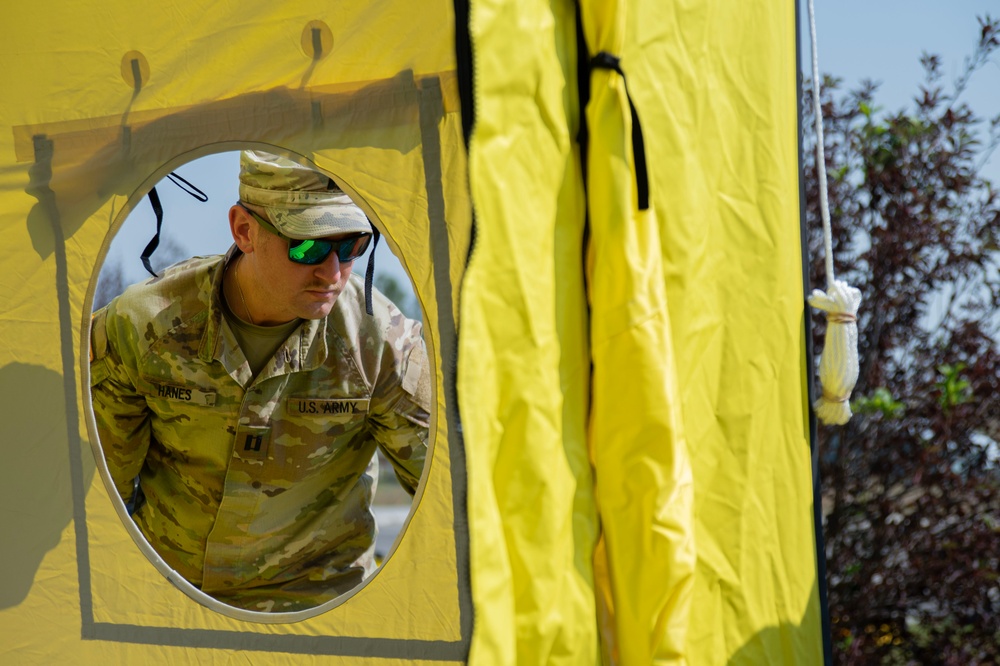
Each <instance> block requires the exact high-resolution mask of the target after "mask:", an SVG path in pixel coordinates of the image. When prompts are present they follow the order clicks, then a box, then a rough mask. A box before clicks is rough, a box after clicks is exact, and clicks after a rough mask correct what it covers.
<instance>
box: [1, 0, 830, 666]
mask: <svg viewBox="0 0 1000 666" xmlns="http://www.w3.org/2000/svg"><path fill="white" fill-rule="evenodd" d="M578 12H579V17H580V19H581V21H582V32H581V34H582V40H583V41H582V42H580V41H578V32H577V13H578ZM0 15H2V16H3V20H4V23H5V25H8V26H16V29H13V30H9V31H8V35H7V38H6V39H5V40H4V42H3V43H0V62H3V63H4V67H3V68H2V70H0V90H3V91H4V92H3V94H2V95H0V229H2V230H3V232H4V243H3V244H2V246H0V267H2V270H0V289H2V293H3V294H4V297H3V307H2V308H0V331H2V332H3V340H4V344H3V345H0V386H2V388H3V397H4V399H3V401H2V407H0V409H2V410H3V411H2V417H3V418H2V421H3V424H4V425H3V433H4V453H5V459H6V461H5V464H4V465H2V466H0V493H2V495H0V498H2V499H3V502H2V505H0V507H2V508H0V532H2V534H3V537H4V539H5V542H6V543H16V544H17V547H16V548H10V547H8V548H6V549H5V555H4V558H3V563H2V566H0V583H2V584H0V661H3V663H17V664H20V663H25V664H49V663H64V662H73V663H84V664H86V663H107V662H110V663H118V662H126V661H135V662H150V661H152V662H164V663H228V662H231V661H237V660H245V661H249V662H252V663H255V664H257V663H259V664H267V663H332V664H337V663H345V664H346V663H351V664H353V663H378V664H388V663H414V662H418V663H454V662H469V663H473V664H480V665H489V666H493V665H503V664H515V663H517V664H535V663H539V664H540V663H546V664H574V665H575V664H599V663H621V664H646V663H662V664H692V665H701V664H724V663H746V664H756V663H774V664H781V663H786V664H792V663H795V664H800V663H820V662H821V661H822V659H823V655H822V641H821V627H820V607H819V602H818V590H819V581H818V579H817V574H816V570H817V566H816V553H815V537H814V525H813V520H812V516H813V512H812V484H811V476H810V459H809V443H808V418H807V414H808V412H807V409H808V407H807V400H806V384H807V378H806V375H805V367H806V366H805V351H804V347H805V333H804V322H803V317H804V308H803V297H802V296H803V294H802V283H801V274H802V269H801V266H802V257H801V252H800V245H799V225H798V196H799V195H798V178H797V153H796V136H797V134H796V132H797V119H796V80H795V77H796V64H795V5H794V3H793V2H786V3H773V2H767V1H765V0H747V1H746V2H743V3H739V4H738V5H734V4H733V3H721V2H719V1H718V0H693V1H691V2H683V3H676V2H662V1H661V0H631V1H630V2H617V1H614V0H581V2H580V3H579V7H578V6H577V4H576V3H572V2H569V1H568V0H550V1H549V2H541V1H540V0H522V2H518V3H512V2H509V1H506V0H479V1H475V2H471V3H465V2H461V1H460V2H456V3H455V4H454V5H453V4H452V3H447V2H439V1H435V2H431V3H421V4H420V6H419V7H417V6H415V5H413V4H412V3H403V2H399V1H398V0H385V1H384V2H380V3H376V4H370V3H353V4H352V3H335V4H334V5H331V4H330V3H324V2H319V1H318V0H299V1H298V2H296V3H273V2H263V1H262V0H245V1H244V2H241V3H235V2H229V1H220V2H214V3H202V2H194V1H193V0H168V1H165V2H161V3H156V4H155V6H145V5H138V4H136V3H126V2H123V1H121V0H108V1H107V2H104V3H102V5H101V7H100V8H96V7H92V6H87V5H86V4H83V5H81V4H80V3H70V2H67V1H66V0H58V1H57V0H39V1H38V2H33V3H20V4H16V5H15V6H11V7H5V8H4V9H3V10H0ZM466 16H467V18H468V25H467V26H466V24H465V20H466ZM466 30H468V33H469V36H470V37H471V46H472V49H471V56H472V57H471V59H467V56H465V55H462V56H456V39H458V41H459V42H461V38H462V37H463V35H464V33H465V31H466ZM601 51H604V52H607V53H609V54H610V55H612V56H615V57H620V65H621V69H622V73H618V72H615V71H612V70H609V69H606V68H601V67H598V68H595V69H594V70H593V71H591V72H589V74H587V75H586V76H585V84H584V86H583V87H584V88H589V90H590V97H589V103H588V104H587V106H586V108H581V106H580V99H579V96H578V95H579V93H580V92H581V90H580V86H579V84H578V80H577V72H578V68H579V67H580V66H581V63H586V62H588V61H589V56H594V55H596V54H597V53H598V52H601ZM469 69H471V75H472V76H471V83H472V84H473V86H472V87H471V88H468V87H466V85H467V84H468V83H469V80H466V79H465V78H464V72H465V71H467V70H469ZM623 74H624V76H623ZM463 91H464V92H468V93H470V94H471V100H472V105H471V106H465V107H464V108H462V101H461V100H462V97H463V95H462V93H463ZM630 101H631V103H633V104H634V106H635V109H636V111H637V115H638V118H639V120H640V121H641V122H640V124H641V127H642V132H643V136H644V139H645V149H646V150H645V154H646V162H647V166H648V169H647V171H648V177H649V192H650V206H649V208H648V209H647V210H640V209H639V201H638V186H637V183H638V178H639V173H638V172H639V169H637V162H636V154H635V150H634V149H635V145H634V144H633V142H632V139H631V136H632V135H631V132H632V118H631V112H630ZM584 121H585V122H586V124H587V127H588V129H589V137H590V139H589V142H588V144H587V149H586V154H583V153H582V152H581V148H580V146H579V144H578V142H577V138H578V132H579V130H580V127H581V123H583V122H584ZM463 122H464V123H465V125H466V128H467V127H468V125H469V124H470V123H472V122H474V124H473V125H472V132H471V135H470V137H469V143H468V146H466V144H465V141H464V139H463ZM254 146H256V147H262V148H266V149H269V150H275V151H279V152H283V153H285V154H288V155H290V156H294V157H297V158H298V159H302V160H305V161H307V162H309V163H312V164H314V165H316V166H317V167H319V168H321V169H324V170H326V171H327V172H329V173H330V174H332V175H334V176H335V177H336V178H337V179H338V180H339V181H341V182H343V183H344V184H345V186H346V187H347V189H348V190H349V192H350V193H351V194H352V196H354V198H355V200H356V201H358V202H359V204H360V205H362V207H363V208H364V209H365V210H366V212H367V213H368V214H369V215H370V216H371V218H372V219H373V220H374V221H375V222H376V223H377V224H378V225H379V226H380V227H381V229H382V230H383V232H384V233H385V235H386V239H387V241H388V242H389V244H390V246H391V247H392V248H393V249H394V250H395V251H396V253H397V255H398V256H400V257H401V259H402V263H403V265H404V267H405V268H406V269H407V271H408V272H409V274H410V276H411V278H412V280H413V284H414V287H415V291H416V293H417V295H418V297H419V299H420V302H421V306H422V308H423V312H424V319H425V324H426V326H425V331H426V335H427V341H428V345H429V348H430V350H431V354H432V356H433V358H434V361H435V367H436V368H437V385H436V391H435V395H436V399H437V408H436V413H435V414H434V415H433V424H432V429H433V431H434V448H433V456H432V462H431V464H430V465H429V466H428V469H427V471H426V472H425V477H424V479H423V482H422V487H421V489H420V491H419V493H418V496H417V499H416V501H415V510H414V512H413V513H412V515H411V517H410V519H409V526H408V528H407V530H406V531H405V533H404V535H403V537H402V538H401V539H400V540H399V542H398V544H397V546H396V549H395V551H394V552H393V553H392V554H391V556H390V557H389V559H388V561H387V562H386V563H385V565H384V566H383V567H382V569H381V570H380V571H379V573H378V574H376V575H375V576H374V577H373V578H372V579H371V580H369V581H368V582H366V584H365V585H364V586H362V587H361V588H360V589H359V590H357V591H356V592H354V593H352V594H351V595H347V596H346V597H345V598H342V599H338V600H337V601H335V602H333V603H332V604H330V608H322V609H318V611H317V612H316V613H306V614H305V615H303V616H296V617H295V618H293V619H294V620H295V621H294V622H287V621H280V620H282V619H283V618H273V617H271V618H269V617H260V616H259V615H249V614H241V613H236V612H232V611H226V610H225V609H220V608H218V607H217V605H216V606H213V604H212V603H211V600H209V599H207V598H206V597H203V596H199V594H198V592H197V591H196V590H193V589H190V586H186V583H185V581H183V580H177V579H173V580H171V579H169V577H170V572H169V571H166V570H164V569H163V568H162V567H161V568H159V569H158V568H157V567H156V566H154V564H151V562H150V559H149V557H148V555H149V554H150V553H149V549H148V547H146V548H145V550H143V544H142V543H138V545H139V547H136V546H137V542H134V541H133V535H132V534H131V533H130V532H129V531H128V530H127V529H126V527H125V524H126V521H124V520H123V518H122V511H123V508H122V507H121V504H120V502H117V503H116V501H113V500H112V498H111V496H110V495H109V493H108V490H107V488H106V486H105V482H104V480H103V476H102V473H101V472H102V469H101V468H102V465H103V462H102V460H101V457H100V456H99V455H95V453H94V452H95V451H96V450H98V449H95V448H94V447H95V446H96V442H94V441H92V440H93V433H94V429H93V423H92V414H91V413H90V408H89V398H88V394H87V391H86V390H85V388H84V387H86V386H88V381H87V373H88V363H87V361H88V354H87V340H88V330H89V314H90V313H89V308H90V303H91V300H92V295H93V291H94V287H95V283H96V277H97V272H98V270H99V266H100V262H101V260H102V258H103V256H104V255H105V254H106V253H107V248H108V245H109V243H110V238H111V237H112V236H113V234H114V233H115V231H116V230H117V229H118V228H119V227H120V226H121V224H122V222H123V221H124V219H125V218H126V216H127V215H128V213H129V212H130V211H131V210H132V209H133V208H134V207H135V206H137V205H138V204H139V203H140V202H141V200H142V198H143V196H144V195H145V194H146V192H147V191H148V190H149V188H150V187H151V186H153V185H155V184H156V182H158V181H159V179H160V178H162V177H163V176H164V175H165V174H167V173H168V172H170V171H171V170H172V169H174V168H176V167H178V166H179V165H181V164H183V163H184V162H186V161H188V160H190V159H193V158H195V157H198V156H201V155H205V154H208V153H213V152H219V151H223V150H234V149H238V148H243V147H254ZM214 222H215V221H206V223H214ZM218 222H219V223H221V221H218ZM168 223H169V221H168ZM139 542H141V539H140V540H139ZM319 611H322V612H319ZM285 619H287V618H285ZM274 620H279V621H274Z"/></svg>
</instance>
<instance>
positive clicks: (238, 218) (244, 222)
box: [229, 205, 254, 254]
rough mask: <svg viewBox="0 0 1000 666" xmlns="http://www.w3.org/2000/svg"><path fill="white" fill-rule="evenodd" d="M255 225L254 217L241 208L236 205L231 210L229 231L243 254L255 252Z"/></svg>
mask: <svg viewBox="0 0 1000 666" xmlns="http://www.w3.org/2000/svg"><path fill="white" fill-rule="evenodd" d="M253 223H254V219H253V217H251V216H250V213H248V212H246V211H245V210H244V209H243V208H242V207H241V206H235V205H234V206H233V207H232V208H230V209H229V230H230V231H231V232H232V234H233V242H235V243H236V245H237V247H239V248H240V250H241V251H242V252H243V254H250V253H251V252H253V235H252V233H251V228H252V227H253Z"/></svg>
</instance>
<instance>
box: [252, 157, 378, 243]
mask: <svg viewBox="0 0 1000 666" xmlns="http://www.w3.org/2000/svg"><path fill="white" fill-rule="evenodd" d="M240 200H241V201H242V202H243V203H246V204H252V205H256V206H260V207H262V208H264V210H265V211H266V212H267V216H268V218H270V220H271V223H272V224H274V226H275V227H276V228H277V229H278V231H280V232H281V233H282V234H284V235H285V236H288V237H289V238H299V239H305V238H324V237H326V236H338V235H341V234H350V233H358V232H363V231H371V226H370V225H369V223H368V217H367V216H366V215H365V213H364V211H362V210H361V209H360V208H358V206H357V205H356V204H355V203H354V202H353V201H351V198H350V197H349V196H347V195H346V194H344V192H343V191H342V190H341V189H340V188H339V187H337V184H336V183H334V182H333V180H331V179H330V178H329V177H328V176H326V175H324V174H322V173H319V172H318V171H313V170H312V169H310V168H309V167H305V166H302V165H301V164H298V163H297V162H293V161H291V160H289V159H285V158H284V157H279V156H277V155H272V154H270V153H265V152H262V151H259V150H244V151H243V152H242V153H241V154H240Z"/></svg>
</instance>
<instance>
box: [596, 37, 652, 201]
mask: <svg viewBox="0 0 1000 666" xmlns="http://www.w3.org/2000/svg"><path fill="white" fill-rule="evenodd" d="M590 66H591V68H593V69H610V70H613V71H615V72H618V74H619V75H621V77H622V82H623V83H625V97H627V98H628V106H629V109H630V110H631V111H632V156H633V159H634V160H635V189H636V193H637V195H638V199H639V201H638V203H639V210H648V209H649V173H648V172H647V170H646V142H645V140H643V138H642V126H641V125H640V124H639V114H638V113H637V112H636V110H635V104H633V103H632V95H630V94H629V92H628V82H627V81H626V79H625V72H623V71H622V66H621V59H620V58H618V57H617V56H613V55H611V54H610V53H608V52H607V51H601V52H600V53H598V54H597V55H595V56H594V57H593V58H591V59H590Z"/></svg>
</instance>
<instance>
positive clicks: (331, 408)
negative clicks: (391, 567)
mask: <svg viewBox="0 0 1000 666" xmlns="http://www.w3.org/2000/svg"><path fill="white" fill-rule="evenodd" d="M176 176H180V179H178V178H177V177H176ZM169 178H170V179H169V180H168V179H167V178H164V179H163V180H161V181H160V182H159V183H158V184H157V186H156V188H155V191H156V194H157V198H158V200H159V202H160V207H161V208H162V230H161V232H160V233H159V234H158V240H159V243H158V246H157V247H156V249H155V251H153V252H152V253H151V254H150V253H149V247H148V246H150V245H152V244H151V243H150V239H151V237H153V235H154V233H155V231H156V228H157V224H156V220H155V215H154V213H153V209H154V208H155V206H151V205H150V203H149V202H147V201H145V200H144V201H142V202H141V203H140V204H138V205H137V206H136V207H135V210H134V211H133V212H132V213H131V215H130V216H129V218H128V219H127V220H126V221H125V223H124V224H123V225H122V228H121V230H120V231H119V233H118V234H117V235H116V236H115V238H114V240H113V242H112V243H111V245H110V248H109V250H108V253H107V256H106V259H105V261H104V264H103V266H102V268H101V271H100V275H99V278H98V282H97V287H96V291H95V296H94V304H93V309H94V310H93V311H94V314H93V318H92V326H91V346H92V360H91V399H92V400H91V407H92V411H93V417H94V422H95V423H96V430H97V434H98V439H99V443H95V454H97V455H101V456H103V459H104V462H105V463H106V465H105V467H104V469H102V476H103V477H104V481H105V483H106V485H107V486H108V488H109V492H110V493H112V495H113V496H116V497H118V498H120V500H121V503H122V505H123V506H124V510H121V507H119V513H121V514H122V515H126V514H127V515H128V517H129V519H128V521H127V527H128V528H129V530H130V532H132V534H133V536H134V537H136V538H137V541H138V542H140V545H141V546H143V545H146V546H148V547H149V548H151V549H152V552H149V549H148V548H145V547H144V548H143V550H144V552H146V553H147V556H149V557H150V558H151V559H152V560H153V561H154V562H155V563H157V566H158V567H159V568H160V569H161V571H163V570H164V569H166V572H167V573H168V575H170V577H172V578H176V575H179V576H181V577H182V578H183V579H185V580H186V581H187V582H188V583H190V585H191V586H192V588H193V589H194V590H196V591H201V592H202V593H204V594H205V595H208V597H211V598H212V600H214V601H215V602H221V603H211V604H209V603H207V600H204V599H203V601H206V604H207V605H210V606H211V607H213V608H216V609H217V610H221V611H222V612H226V609H227V608H228V609H235V610H236V615H237V616H240V615H241V611H251V612H255V613H258V612H259V613H269V614H276V613H291V614H293V615H291V616H289V619H301V611H304V610H308V609H314V608H316V607H318V606H320V605H323V604H327V603H328V602H331V601H333V600H334V599H336V598H338V597H340V596H341V595H343V594H345V593H347V592H349V591H351V590H353V589H356V588H357V586H359V585H360V584H361V583H363V582H364V581H365V580H367V579H369V578H370V577H371V576H372V575H373V574H374V573H375V571H376V570H377V568H378V566H379V565H380V563H381V562H382V560H384V559H385V558H386V557H387V556H388V554H389V553H390V552H391V551H392V548H393V544H394V543H395V542H396V539H397V537H398V534H399V533H400V530H401V529H402V528H403V526H404V524H405V523H406V520H407V516H408V515H409V512H410V509H411V502H412V497H413V496H414V494H415V492H416V491H417V487H418V484H419V482H420V479H421V477H422V476H423V472H424V462H425V460H429V459H430V458H429V454H428V447H429V441H428V427H429V420H430V417H429V414H430V413H431V411H432V410H431V396H430V391H431V389H430V386H431V382H430V379H429V377H431V376H432V372H431V368H430V364H429V362H428V355H427V352H426V346H425V343H424V340H423V335H422V326H421V323H420V321H421V318H422V317H421V313H420V309H419V305H418V300H417V298H416V297H415V295H414V293H413V290H412V287H411V282H410V280H409V278H408V276H407V275H406V273H405V271H404V270H403V268H402V267H401V265H400V264H399V262H398V260H397V259H396V258H395V256H394V255H393V254H392V252H391V251H390V250H389V249H388V247H387V243H381V244H378V246H377V249H376V250H375V252H376V254H377V257H376V261H375V262H374V266H375V273H374V287H375V288H374V289H373V290H372V291H371V293H370V294H368V293H366V288H365V273H366V271H367V270H369V262H368V256H369V254H370V253H371V252H372V246H373V245H375V243H374V242H373V234H372V231H373V229H372V227H370V226H369V222H368V218H367V216H366V214H365V212H363V210H362V208H360V207H358V206H357V205H356V204H355V202H354V201H353V200H352V199H351V198H350V197H349V196H348V195H347V194H345V193H344V192H342V191H341V190H340V189H339V187H338V186H337V184H336V181H335V180H334V179H331V178H329V177H328V176H326V175H325V174H322V173H319V172H316V171H313V170H312V169H310V168H308V167H305V166H303V165H301V164H299V163H297V162H291V161H288V160H285V159H284V158H280V157H276V156H274V155H271V154H269V153H265V152H262V151H258V150H255V151H244V152H243V153H240V152H231V153H221V154H216V155H211V156H208V157H203V158H201V159H199V160H196V161H193V162H189V163H187V164H185V165H183V166H182V167H180V168H179V169H177V170H176V171H175V172H174V174H172V176H171V177H169ZM178 185H179V186H178ZM201 192H204V193H205V194H206V195H207V199H208V200H207V201H206V202H202V201H199V200H198V198H200V197H195V196H189V195H190V194H192V193H194V194H195V195H198V194H200V193H201ZM144 254H146V255H150V256H148V263H149V268H150V269H151V270H152V271H153V272H154V273H156V277H153V276H152V275H149V274H147V271H146V268H144V265H143V264H144V262H143V260H142V259H141V258H140V256H141V255H144ZM369 309H370V311H371V314H369V313H368V312H367V310H369ZM100 467H101V466H100V465H99V468H100ZM376 535H377V537H376ZM140 539H141V540H140ZM143 542H144V544H143ZM154 553H155V555H154ZM174 574H176V575H174ZM187 591H188V593H189V594H192V592H191V591H190V590H187ZM192 596H194V597H195V598H200V597H201V595H199V594H197V593H193V594H192Z"/></svg>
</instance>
